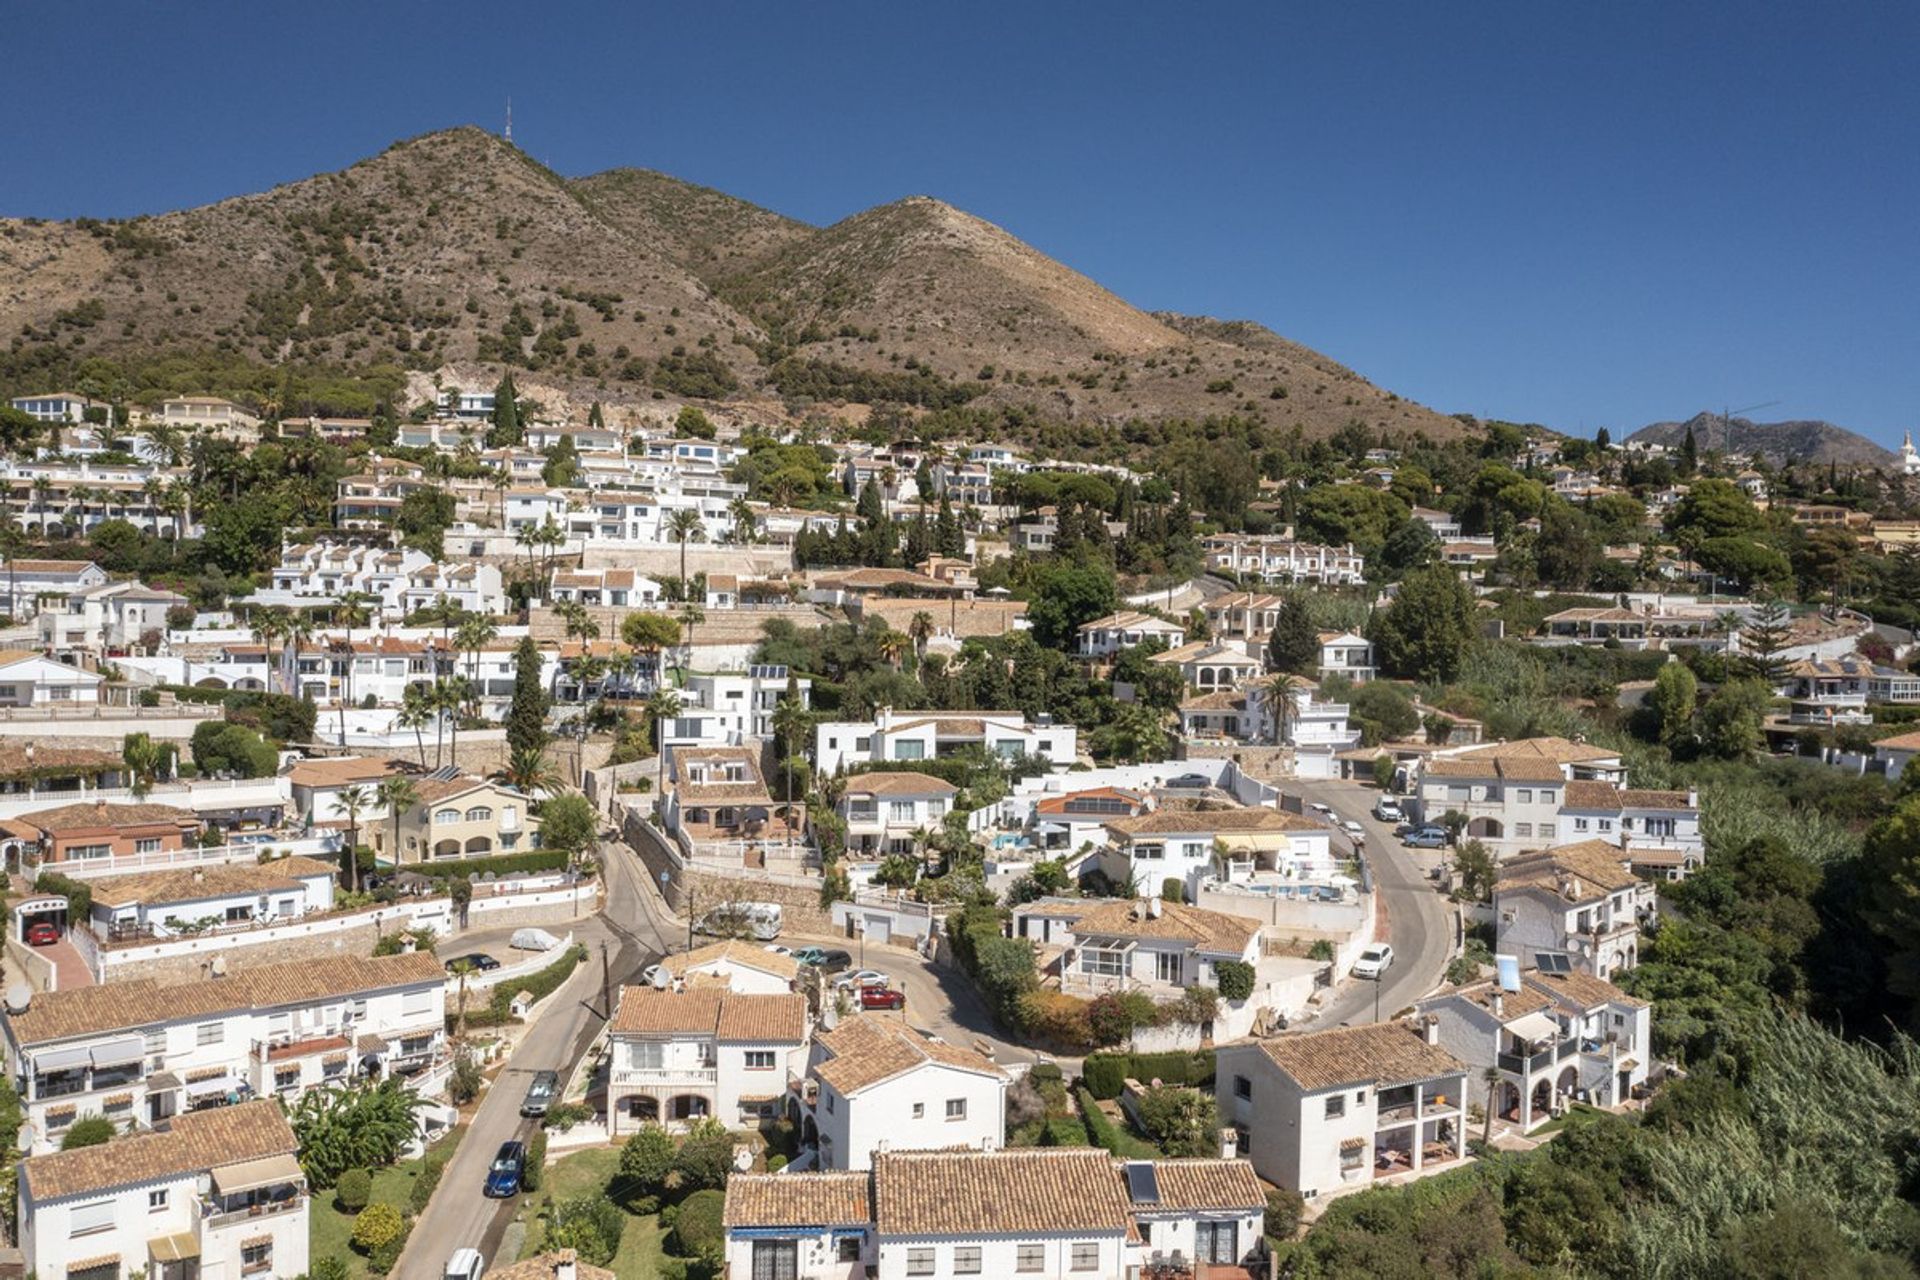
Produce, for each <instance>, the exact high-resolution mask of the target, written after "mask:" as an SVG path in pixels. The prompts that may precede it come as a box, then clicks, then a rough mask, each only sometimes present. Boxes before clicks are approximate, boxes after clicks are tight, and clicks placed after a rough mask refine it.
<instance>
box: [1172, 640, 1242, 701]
mask: <svg viewBox="0 0 1920 1280" xmlns="http://www.w3.org/2000/svg"><path fill="white" fill-rule="evenodd" d="M1147 661H1148V662H1152V663H1155V664H1157V665H1160V666H1167V667H1172V668H1174V669H1175V670H1176V671H1178V672H1179V673H1180V678H1181V679H1183V680H1185V681H1186V682H1187V687H1188V688H1191V689H1199V690H1202V691H1205V690H1208V689H1236V688H1238V687H1239V686H1241V685H1242V684H1245V683H1246V682H1247V681H1249V680H1252V679H1254V678H1255V677H1256V676H1258V675H1259V674H1260V672H1261V671H1262V669H1263V668H1264V666H1265V664H1264V663H1262V662H1261V661H1260V659H1258V658H1256V657H1253V656H1252V655H1250V654H1249V653H1248V652H1247V651H1246V649H1245V648H1244V647H1243V646H1240V645H1234V644H1225V643H1221V642H1219V641H1210V640H1196V641H1195V642H1194V643H1192V644H1183V645H1181V646H1180V647H1179V648H1177V649H1168V650H1167V651H1166V652H1164V653H1156V654H1154V655H1153V656H1152V657H1151V658H1148V659H1147Z"/></svg>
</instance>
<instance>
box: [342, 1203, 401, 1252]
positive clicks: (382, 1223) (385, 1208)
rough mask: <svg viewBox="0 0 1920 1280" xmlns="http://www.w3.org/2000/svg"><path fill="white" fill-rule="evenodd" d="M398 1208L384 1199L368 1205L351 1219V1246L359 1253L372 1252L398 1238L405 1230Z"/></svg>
mask: <svg viewBox="0 0 1920 1280" xmlns="http://www.w3.org/2000/svg"><path fill="white" fill-rule="evenodd" d="M406 1226H407V1224H406V1221H405V1220H404V1219H403V1218H401V1216H400V1210H399V1209H397V1208H395V1207H394V1206H393V1205H390V1204H387V1203H386V1202H384V1201H379V1202H376V1203H374V1204H370V1205H368V1206H367V1207H366V1208H364V1209H362V1210H361V1211H360V1216H359V1217H357V1218H355V1219H354V1220H353V1247H354V1248H356V1249H358V1250H359V1251H360V1252H361V1253H374V1252H376V1251H378V1250H380V1249H383V1248H385V1247H386V1246H387V1245H389V1244H391V1243H393V1242H394V1241H395V1240H398V1239H399V1238H400V1233H401V1232H402V1231H404V1230H406Z"/></svg>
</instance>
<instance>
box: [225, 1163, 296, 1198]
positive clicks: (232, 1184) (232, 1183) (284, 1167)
mask: <svg viewBox="0 0 1920 1280" xmlns="http://www.w3.org/2000/svg"><path fill="white" fill-rule="evenodd" d="M305 1177H306V1175H305V1174H303V1173H302V1172H300V1162H299V1161H298V1160H296V1159H294V1158H293V1157H292V1156H290V1155H278V1156H267V1157H265V1158H264V1159H260V1160H248V1161H245V1162H244V1163H241V1164H230V1165H228V1166H226V1167H225V1168H223V1169H215V1170H214V1171H213V1186H214V1190H216V1191H218V1192H219V1193H220V1194H221V1195H223V1196H231V1195H238V1194H239V1193H240V1192H242V1191H252V1190H255V1189H256V1188H259V1187H277V1186H280V1185H281V1184H283V1183H288V1182H300V1181H302V1180H304V1179H305Z"/></svg>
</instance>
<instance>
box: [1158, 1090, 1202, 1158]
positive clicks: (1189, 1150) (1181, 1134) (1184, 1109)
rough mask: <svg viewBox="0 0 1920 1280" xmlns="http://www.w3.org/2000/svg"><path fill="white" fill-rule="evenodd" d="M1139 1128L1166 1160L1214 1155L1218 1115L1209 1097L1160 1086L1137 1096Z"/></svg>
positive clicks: (1195, 1092) (1197, 1092)
mask: <svg viewBox="0 0 1920 1280" xmlns="http://www.w3.org/2000/svg"><path fill="white" fill-rule="evenodd" d="M1140 1128H1141V1129H1142V1130H1143V1131H1144V1132H1145V1133H1146V1135H1147V1137H1148V1138H1150V1139H1151V1140H1152V1141H1153V1142H1154V1144H1155V1145H1157V1146H1158V1147H1159V1148H1160V1149H1161V1150H1162V1151H1164V1152H1166V1153H1167V1154H1168V1155H1169V1156H1174V1157H1180V1156H1210V1155H1218V1154H1219V1151H1218V1147H1219V1144H1220V1112H1219V1109H1218V1108H1217V1107H1216V1106H1215V1104H1214V1101H1213V1095H1212V1094H1208V1093H1202V1092H1201V1091H1200V1090H1198V1089H1191V1088H1188V1087H1186V1086H1184V1085H1160V1086H1158V1087H1156V1088H1150V1089H1148V1090H1147V1091H1146V1092H1145V1093H1143V1094H1141V1095H1140Z"/></svg>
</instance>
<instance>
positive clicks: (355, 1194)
mask: <svg viewBox="0 0 1920 1280" xmlns="http://www.w3.org/2000/svg"><path fill="white" fill-rule="evenodd" d="M371 1199H373V1175H372V1174H371V1173H368V1172H367V1171H366V1170H365V1169H348V1170H347V1171H346V1172H345V1173H343V1174H341V1175H340V1178H339V1180H338V1181H337V1182H335V1183H334V1184H333V1202H334V1204H335V1205H337V1206H339V1209H340V1212H342V1213H359V1212H360V1211H361V1210H362V1209H364V1208H366V1207H367V1201H369V1200H371Z"/></svg>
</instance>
